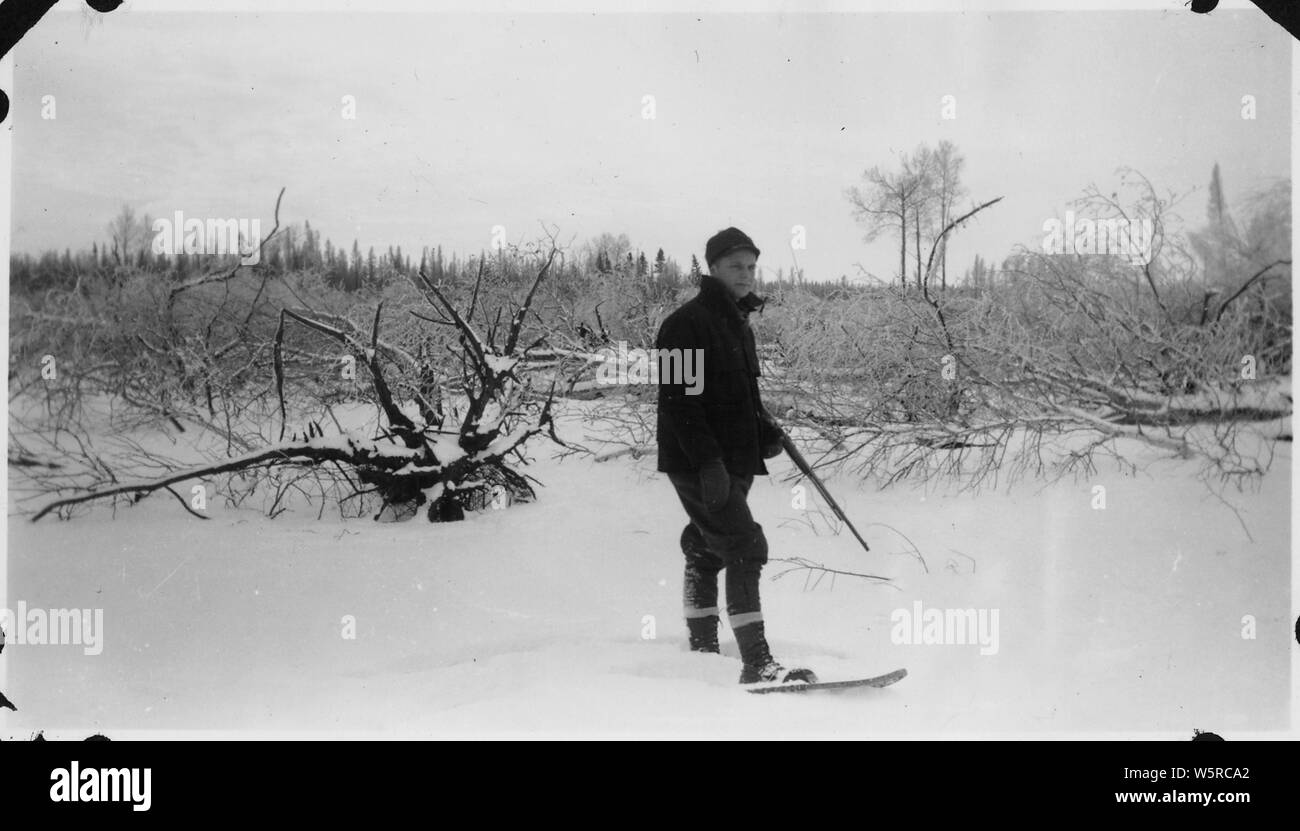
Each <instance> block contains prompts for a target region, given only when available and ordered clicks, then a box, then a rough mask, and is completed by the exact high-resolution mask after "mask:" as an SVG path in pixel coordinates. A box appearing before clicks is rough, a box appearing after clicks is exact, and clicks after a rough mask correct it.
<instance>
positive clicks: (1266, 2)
mask: <svg viewBox="0 0 1300 831" xmlns="http://www.w3.org/2000/svg"><path fill="white" fill-rule="evenodd" d="M1250 2H1252V3H1254V4H1255V5H1256V6H1259V8H1260V11H1262V12H1264V14H1266V15H1268V16H1269V17H1270V18H1272V20H1273V22H1274V23H1276V24H1278V25H1279V26H1281V27H1282V28H1283V29H1286V30H1287V31H1288V32H1290V33H1291V37H1293V38H1296V39H1297V40H1300V8H1297V6H1300V4H1298V3H1296V2H1295V0H1250ZM1183 5H1184V6H1191V7H1192V11H1193V12H1195V13H1196V14H1209V13H1210V12H1212V11H1214V10H1215V9H1216V8H1218V6H1219V0H1188V2H1186V3H1184V4H1183Z"/></svg>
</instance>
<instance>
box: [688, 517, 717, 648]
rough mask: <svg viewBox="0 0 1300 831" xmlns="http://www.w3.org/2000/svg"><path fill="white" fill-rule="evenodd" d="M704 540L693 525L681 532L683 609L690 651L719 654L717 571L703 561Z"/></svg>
mask: <svg viewBox="0 0 1300 831" xmlns="http://www.w3.org/2000/svg"><path fill="white" fill-rule="evenodd" d="M703 545H704V539H703V537H701V536H700V535H699V531H697V530H695V529H694V526H693V525H688V526H686V530H685V531H683V532H682V553H684V554H685V555H686V569H685V571H684V572H683V575H682V609H683V612H684V613H685V616H686V631H687V633H688V636H689V639H690V645H691V651H692V652H713V653H717V652H720V651H721V650H720V648H719V646H718V570H717V569H715V568H711V567H710V566H709V565H707V564H706V563H705V562H703V559H704V557H705V551H704V549H703Z"/></svg>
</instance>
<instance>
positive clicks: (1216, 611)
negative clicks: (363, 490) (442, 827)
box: [0, 421, 1292, 738]
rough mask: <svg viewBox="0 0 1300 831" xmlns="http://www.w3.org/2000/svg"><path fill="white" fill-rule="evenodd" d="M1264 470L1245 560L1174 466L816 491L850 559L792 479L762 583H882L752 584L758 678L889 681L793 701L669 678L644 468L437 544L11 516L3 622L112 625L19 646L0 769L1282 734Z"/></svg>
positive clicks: (1283, 543) (428, 537)
mask: <svg viewBox="0 0 1300 831" xmlns="http://www.w3.org/2000/svg"><path fill="white" fill-rule="evenodd" d="M564 430H567V431H570V432H569V435H572V436H578V437H580V436H581V427H580V426H578V425H577V424H575V423H574V422H572V421H569V422H566V423H565V425H564ZM562 434H563V431H562ZM1277 447H1278V452H1279V456H1278V459H1277V461H1276V463H1275V465H1274V467H1273V469H1272V471H1271V472H1270V473H1269V474H1268V476H1267V477H1266V478H1265V479H1264V480H1263V482H1262V485H1261V487H1260V488H1259V490H1258V491H1257V492H1247V493H1232V494H1231V495H1230V498H1231V499H1232V500H1233V502H1234V504H1235V505H1236V506H1237V508H1238V510H1239V511H1240V513H1241V518H1242V521H1244V523H1245V524H1246V526H1247V527H1248V528H1249V531H1250V534H1251V535H1253V537H1254V541H1253V542H1252V541H1251V540H1250V539H1249V538H1248V537H1247V534H1246V533H1245V532H1244V531H1243V528H1242V525H1241V524H1240V523H1239V522H1238V519H1237V517H1235V516H1234V515H1233V513H1232V512H1231V511H1230V510H1229V509H1228V508H1227V507H1225V506H1224V505H1223V504H1222V503H1221V502H1220V501H1219V500H1218V499H1216V498H1215V497H1214V496H1212V495H1210V494H1209V493H1208V491H1206V489H1205V486H1204V485H1202V484H1201V483H1200V482H1198V481H1197V480H1196V479H1195V477H1194V475H1193V473H1194V470H1195V466H1194V463H1191V462H1162V463H1159V464H1157V465H1154V466H1152V467H1151V468H1149V469H1148V470H1146V471H1145V472H1143V473H1140V474H1139V475H1138V476H1136V477H1129V476H1125V475H1122V474H1120V473H1116V472H1108V471H1104V470H1103V471H1102V472H1099V473H1098V474H1097V475H1096V476H1093V477H1091V478H1089V479H1088V480H1086V481H1077V482H1076V481H1071V480H1066V481H1063V482H1059V483H1056V484H1053V485H1050V486H1047V487H1043V486H1042V485H1041V483H1032V482H1030V483H1024V484H1021V485H1018V486H1017V487H1015V488H1014V489H1013V490H1012V491H1011V492H1010V493H1007V492H1006V491H997V492H993V491H985V492H983V493H980V494H978V495H971V494H961V495H957V494H952V493H943V492H941V491H934V490H931V491H929V492H926V491H925V490H923V489H919V488H896V489H890V490H886V491H883V492H882V491H878V490H876V489H875V488H874V487H871V486H868V485H860V484H857V483H854V482H852V481H849V480H848V479H845V478H835V479H831V480H829V485H830V487H831V490H832V492H833V493H834V494H835V495H836V496H837V497H838V498H839V499H840V501H841V503H842V504H843V505H844V506H845V508H846V510H847V511H848V513H849V515H850V516H851V517H852V518H853V519H854V520H855V522H856V523H857V524H858V526H859V527H860V528H861V529H862V530H863V532H864V534H865V536H866V537H867V539H868V541H869V542H870V543H871V545H872V548H873V551H872V553H871V554H867V553H865V552H863V551H862V550H861V548H860V547H859V546H858V545H857V543H856V542H855V541H854V540H853V539H852V537H851V536H850V535H849V534H848V532H847V530H845V531H843V532H842V533H839V534H838V535H836V534H834V533H832V532H831V530H830V529H829V528H828V526H827V524H826V522H825V521H824V517H825V516H829V512H828V511H827V512H825V513H824V514H822V515H818V514H817V513H816V512H817V511H818V510H821V509H822V506H821V504H820V501H819V500H818V498H817V497H816V496H815V495H814V494H813V493H812V492H811V489H810V490H809V496H808V507H809V510H808V511H805V510H800V509H798V508H795V507H792V500H793V496H792V494H791V490H790V487H791V485H790V483H789V482H787V481H783V479H784V477H785V474H787V473H788V472H789V471H790V463H789V461H788V460H786V459H784V458H782V459H778V460H774V462H773V463H772V464H771V468H772V471H773V475H772V476H770V477H760V478H759V479H757V480H756V481H755V484H754V488H753V490H752V491H751V505H752V507H753V509H754V512H755V515H756V517H757V518H758V520H759V521H760V522H761V523H762V524H763V526H764V528H765V530H766V532H767V534H768V539H769V542H770V546H771V552H772V554H771V556H772V557H774V558H780V557H794V556H800V557H806V558H809V559H811V560H814V561H817V562H820V563H823V564H825V565H826V566H828V567H831V568H836V569H841V570H845V571H865V572H875V573H885V574H888V575H890V576H893V577H894V578H895V579H896V587H890V586H882V585H877V584H872V583H870V582H868V581H865V580H862V579H858V578H853V577H846V576H841V577H839V578H837V579H836V580H835V582H834V585H833V586H832V585H831V582H830V578H829V577H828V578H825V579H823V580H822V582H821V583H820V584H817V585H816V586H814V585H813V581H811V580H808V581H806V580H805V576H806V575H805V574H800V573H791V574H788V575H786V576H784V577H782V578H781V579H777V580H771V579H768V578H770V577H771V576H772V575H774V574H776V573H778V572H780V571H781V570H782V569H783V566H782V564H780V563H773V564H772V565H770V566H769V567H768V569H767V571H766V572H765V579H764V583H763V593H764V611H765V616H766V618H767V621H768V632H769V639H770V640H771V642H772V645H773V651H774V653H775V654H776V655H777V657H778V658H780V659H782V660H783V661H785V662H786V663H787V664H799V665H806V666H811V667H813V668H815V669H816V670H817V671H818V673H819V674H820V675H821V676H822V677H823V679H825V680H832V679H840V678H853V677H859V676H863V675H875V674H879V673H883V672H887V671H889V670H893V669H896V668H898V667H906V668H907V670H908V672H909V675H908V677H907V678H906V679H904V680H903V681H901V682H900V683H898V684H896V685H895V686H893V687H891V688H888V689H883V690H872V689H866V690H861V689H860V690H852V691H845V692H837V693H819V694H814V695H806V696H754V695H748V694H746V693H744V692H743V691H742V689H741V688H739V687H738V686H737V684H736V679H737V675H738V673H739V663H738V660H737V659H736V651H735V645H734V642H732V641H731V639H730V633H729V631H728V630H726V629H725V626H724V630H723V640H724V653H725V654H724V656H722V657H718V656H704V655H696V654H692V653H690V652H688V651H687V650H686V649H685V646H684V640H685V636H684V632H685V627H684V624H683V622H682V620H681V600H680V592H681V565H682V555H681V553H680V551H679V550H678V548H677V538H678V534H679V532H680V530H681V527H682V525H683V524H684V521H685V515H684V513H683V511H682V509H681V507H680V505H679V504H678V502H677V501H676V498H675V496H674V495H673V492H672V488H671V486H670V485H669V484H668V482H667V479H666V478H665V477H664V476H662V475H661V474H658V473H655V472H654V460H653V458H652V457H651V458H643V459H640V460H633V459H631V458H628V457H622V458H617V459H614V460H611V461H607V462H604V463H595V462H592V461H590V460H587V459H583V458H573V457H571V458H568V459H564V460H559V459H553V458H548V456H549V454H550V452H551V449H550V446H549V445H546V444H543V443H541V442H539V443H537V444H536V446H535V448H536V449H535V455H536V456H537V457H538V460H537V462H536V463H535V464H534V465H533V466H531V467H530V469H529V472H530V473H531V474H532V475H534V476H535V477H537V478H538V479H540V480H541V481H542V482H543V483H544V485H545V487H543V488H539V499H538V501H537V502H535V503H532V504H526V505H516V506H513V507H511V508H509V509H507V510H498V511H487V512H484V513H481V514H475V515H471V516H470V518H469V519H468V520H467V521H465V522H460V523H449V524H430V523H427V522H425V521H423V519H422V518H421V519H417V520H415V521H410V522H405V523H397V524H393V523H375V522H371V521H369V520H365V519H360V520H348V521H343V520H340V519H339V518H338V515H337V512H334V513H333V514H331V513H330V512H329V511H327V512H326V514H325V517H324V519H322V520H317V518H316V511H315V509H312V510H310V511H308V510H306V509H303V510H297V511H294V512H290V513H285V514H282V515H281V516H279V517H278V518H276V519H274V520H271V519H267V518H266V517H265V516H264V515H263V514H261V513H259V512H257V511H255V510H253V509H251V508H249V509H230V508H225V507H223V506H222V504H221V500H219V499H214V500H210V501H209V509H208V512H209V514H210V515H211V516H212V519H211V520H209V521H207V522H202V521H199V520H197V519H195V518H193V517H191V516H189V515H188V514H186V513H185V512H184V511H183V510H182V509H181V508H180V506H179V505H178V504H177V503H176V501H175V500H174V499H173V498H172V497H171V496H169V495H167V494H165V493H164V494H162V495H155V496H153V497H151V498H149V499H147V500H145V501H144V502H143V503H141V504H140V505H138V506H136V507H134V508H130V509H123V508H119V509H118V511H117V515H116V518H114V517H113V516H112V515H111V514H110V512H109V511H108V510H106V509H104V508H100V509H97V510H95V511H94V512H93V513H91V514H89V515H87V516H82V517H79V518H77V519H75V520H72V521H69V522H60V521H57V520H54V519H51V518H47V519H45V520H43V521H42V522H40V523H38V524H32V523H29V522H27V521H26V520H24V519H22V518H19V517H16V516H13V515H11V516H10V522H9V531H8V580H7V596H6V597H4V598H0V606H5V607H7V608H10V609H13V608H15V607H16V605H17V604H18V602H19V601H22V602H23V603H25V605H26V607H27V608H29V609H50V608H70V607H76V608H84V609H102V610H103V649H102V652H101V653H100V654H98V655H87V654H84V653H85V650H84V649H83V648H82V647H80V646H76V645H61V646H52V645H44V646H34V645H30V644H19V643H15V638H14V635H13V633H11V634H10V637H9V644H8V647H7V648H6V649H5V650H4V653H3V655H2V656H0V670H3V672H4V676H5V678H4V682H3V684H0V690H3V692H4V693H5V694H6V695H7V696H8V697H9V698H10V699H12V700H13V701H14V703H15V704H17V706H18V708H19V710H18V712H17V713H8V711H0V713H7V716H0V737H5V738H7V737H11V736H12V737H26V736H29V735H31V734H33V733H34V732H36V731H37V730H44V731H45V732H46V735H47V736H51V737H54V736H68V737H81V736H84V735H88V734H89V733H92V732H104V733H106V734H108V735H110V736H123V737H124V736H132V735H157V734H158V731H161V733H163V734H166V735H210V734H211V731H218V732H220V733H222V734H231V733H238V734H257V735H315V736H323V735H441V736H515V735H526V736H687V737H712V736H760V735H761V736H833V737H850V736H950V735H952V736H983V735H1005V736H1041V735H1095V736H1137V735H1153V734H1170V735H1185V736H1190V735H1191V733H1192V731H1193V729H1201V730H1213V731H1215V732H1218V733H1220V734H1222V735H1225V736H1228V737H1231V736H1233V735H1237V734H1245V733H1250V732H1253V731H1288V730H1289V729H1290V728H1289V712H1290V695H1291V692H1290V691H1291V681H1290V666H1289V661H1290V657H1289V655H1290V650H1291V638H1292V627H1291V609H1290V583H1291V557H1290V551H1291V548H1290V536H1289V534H1290V504H1291V500H1290V478H1291V473H1290V471H1291V464H1290V445H1289V444H1279V445H1278V446H1277ZM1097 485H1101V486H1104V488H1105V508H1104V510H1099V509H1096V508H1095V507H1094V505H1095V498H1096V497H1095V492H1094V487H1095V486H1097ZM876 523H884V524H887V525H889V526H892V528H895V529H897V530H898V531H899V532H901V533H903V534H905V535H906V536H907V537H908V538H909V539H910V540H911V541H912V542H913V543H915V545H916V547H917V549H919V551H920V552H921V553H922V554H923V555H924V556H925V558H926V561H927V563H928V566H929V572H928V573H926V572H925V571H924V570H923V569H922V566H921V563H920V562H919V561H918V560H917V559H916V558H915V557H914V556H912V555H910V554H909V553H907V552H908V550H909V546H908V545H907V544H906V543H905V542H904V541H903V540H902V539H901V538H900V537H899V536H897V535H896V534H895V533H893V532H892V531H890V530H889V529H887V528H885V527H883V526H882V525H878V524H876ZM814 580H815V578H814ZM918 602H919V603H920V604H921V607H920V608H921V609H922V610H929V609H937V610H944V609H974V610H976V611H977V613H978V612H979V610H983V613H984V615H985V620H986V622H988V623H989V624H990V625H991V622H992V620H993V617H992V612H993V610H996V612H997V616H996V620H997V630H996V633H997V640H996V651H994V649H993V646H994V644H993V642H992V641H991V640H989V641H987V642H986V644H985V647H984V648H983V650H982V649H981V646H980V645H979V644H969V643H968V644H933V643H931V644H924V643H922V644H902V643H896V642H895V641H896V640H898V639H899V638H897V637H894V636H895V635H897V634H898V632H897V631H896V630H897V629H899V628H901V627H900V626H898V625H896V623H895V621H894V619H893V616H894V615H895V612H896V610H906V611H908V612H912V611H914V610H915V609H916V608H917V607H916V605H915V604H916V603H918ZM348 616H352V618H351V619H354V620H355V637H354V638H348V637H345V634H347V633H348V632H347V630H348V624H347V623H346V621H347V620H348V619H349V618H348ZM1248 616H1253V621H1254V627H1255V637H1254V638H1250V637H1243V631H1245V630H1246V629H1247V628H1248V627H1249V624H1250V620H1251V618H1250V617H1248ZM985 634H986V635H991V634H992V630H991V629H986V631H985ZM982 651H983V652H989V653H991V654H981V652H982Z"/></svg>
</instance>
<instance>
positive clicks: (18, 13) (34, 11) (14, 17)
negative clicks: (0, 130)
mask: <svg viewBox="0 0 1300 831" xmlns="http://www.w3.org/2000/svg"><path fill="white" fill-rule="evenodd" d="M56 2H58V0H4V2H3V3H0V58H3V57H4V56H5V55H8V54H9V50H10V49H13V48H14V47H15V46H17V45H18V41H20V40H22V39H23V35H25V34H27V33H28V32H29V31H30V30H31V28H32V27H33V26H35V25H36V22H37V21H38V20H40V19H41V18H42V17H44V16H45V13H46V12H48V11H49V10H50V9H51V8H53V7H54V4H55V3H56ZM86 5H88V6H90V7H91V8H92V9H94V10H95V11H97V12H99V13H100V14H108V13H109V12H111V11H113V10H114V9H116V8H117V7H118V6H120V5H122V0H86ZM8 117H9V96H8V95H5V93H4V90H0V123H3V122H4V120H5V119H6V118H8Z"/></svg>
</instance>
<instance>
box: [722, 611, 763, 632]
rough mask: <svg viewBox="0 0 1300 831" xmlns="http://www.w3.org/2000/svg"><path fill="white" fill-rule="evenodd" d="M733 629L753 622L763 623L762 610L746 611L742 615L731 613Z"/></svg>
mask: <svg viewBox="0 0 1300 831" xmlns="http://www.w3.org/2000/svg"><path fill="white" fill-rule="evenodd" d="M730 619H731V631H733V632H734V631H736V630H737V629H739V628H740V627H742V626H748V625H749V624H751V623H762V622H763V613H762V612H745V613H744V614H741V615H731V618H730Z"/></svg>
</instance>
